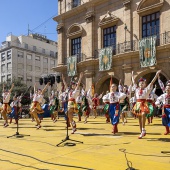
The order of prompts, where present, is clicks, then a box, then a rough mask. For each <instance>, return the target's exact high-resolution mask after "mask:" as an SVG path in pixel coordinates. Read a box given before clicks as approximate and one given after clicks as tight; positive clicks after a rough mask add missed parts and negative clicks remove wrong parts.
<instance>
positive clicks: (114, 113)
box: [103, 91, 126, 134]
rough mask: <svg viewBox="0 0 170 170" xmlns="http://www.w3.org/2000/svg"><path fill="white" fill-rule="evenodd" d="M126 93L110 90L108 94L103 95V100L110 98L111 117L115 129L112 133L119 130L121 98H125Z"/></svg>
mask: <svg viewBox="0 0 170 170" xmlns="http://www.w3.org/2000/svg"><path fill="white" fill-rule="evenodd" d="M125 98H126V94H124V93H121V92H117V91H116V92H109V93H108V94H106V95H104V96H103V100H106V99H108V100H109V103H110V104H109V116H110V119H111V123H112V125H113V131H112V133H114V134H115V133H117V132H118V123H119V117H120V105H119V100H120V99H125Z"/></svg>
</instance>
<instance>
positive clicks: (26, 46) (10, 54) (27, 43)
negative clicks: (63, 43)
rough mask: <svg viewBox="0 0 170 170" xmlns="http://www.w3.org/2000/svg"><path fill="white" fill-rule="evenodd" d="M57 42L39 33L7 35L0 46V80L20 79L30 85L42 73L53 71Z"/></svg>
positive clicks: (55, 63)
mask: <svg viewBox="0 0 170 170" xmlns="http://www.w3.org/2000/svg"><path fill="white" fill-rule="evenodd" d="M56 65H57V42H54V41H52V40H49V39H47V38H46V36H42V35H39V34H30V35H29V36H24V35H21V36H19V37H17V36H14V35H9V36H7V37H6V41H4V42H2V44H1V46H0V82H4V81H11V80H12V79H14V78H16V79H20V80H21V81H23V83H25V84H27V86H32V85H34V84H35V82H37V83H38V84H39V78H40V77H42V76H43V75H49V74H52V73H54V72H53V71H52V68H53V67H55V66H56Z"/></svg>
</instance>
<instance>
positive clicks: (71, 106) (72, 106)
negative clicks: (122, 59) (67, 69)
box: [62, 73, 83, 134]
mask: <svg viewBox="0 0 170 170" xmlns="http://www.w3.org/2000/svg"><path fill="white" fill-rule="evenodd" d="M82 78H83V73H80V77H79V80H78V83H77V85H76V83H73V82H72V84H71V88H70V89H68V86H67V83H66V81H65V78H64V76H63V75H62V80H63V83H64V86H65V88H66V90H67V91H68V118H69V121H70V123H71V125H72V134H74V132H75V131H76V122H75V121H74V120H73V114H74V113H75V112H77V108H76V101H75V100H76V97H77V95H78V88H79V87H80V83H81V80H82Z"/></svg>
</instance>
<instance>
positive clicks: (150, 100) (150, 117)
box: [146, 85, 158, 124]
mask: <svg viewBox="0 0 170 170" xmlns="http://www.w3.org/2000/svg"><path fill="white" fill-rule="evenodd" d="M155 91H156V85H155V88H154V89H153V90H152V91H151V93H150V94H149V97H148V98H147V102H148V107H149V112H150V113H149V114H147V115H146V117H147V119H148V124H150V123H152V120H153V114H154V109H155V101H156V99H157V97H158V96H157V95H156V94H155Z"/></svg>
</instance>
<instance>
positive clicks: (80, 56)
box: [64, 53, 86, 65]
mask: <svg viewBox="0 0 170 170" xmlns="http://www.w3.org/2000/svg"><path fill="white" fill-rule="evenodd" d="M74 56H76V57H77V63H80V62H82V61H86V55H85V54H83V53H79V54H76V55H74ZM70 57H71V56H70ZM64 64H65V65H67V57H66V58H64Z"/></svg>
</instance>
